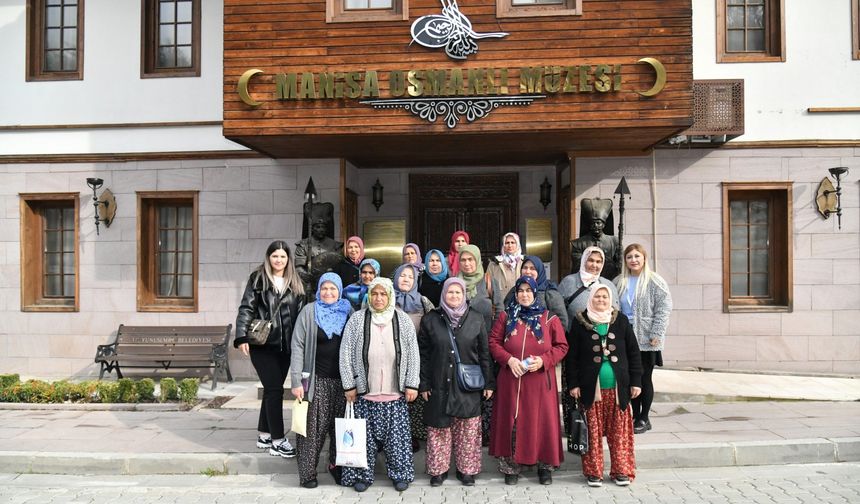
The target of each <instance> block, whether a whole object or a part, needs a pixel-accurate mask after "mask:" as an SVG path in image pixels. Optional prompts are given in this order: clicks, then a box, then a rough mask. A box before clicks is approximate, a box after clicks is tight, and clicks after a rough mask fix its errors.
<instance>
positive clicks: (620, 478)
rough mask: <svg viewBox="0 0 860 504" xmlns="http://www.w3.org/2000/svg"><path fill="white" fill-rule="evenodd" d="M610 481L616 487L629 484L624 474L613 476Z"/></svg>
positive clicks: (628, 479)
mask: <svg viewBox="0 0 860 504" xmlns="http://www.w3.org/2000/svg"><path fill="white" fill-rule="evenodd" d="M612 481H614V482H615V484H616V485H618V486H627V485H629V484H630V478H628V477H627V475H626V474H616V475H615V476H613V478H612Z"/></svg>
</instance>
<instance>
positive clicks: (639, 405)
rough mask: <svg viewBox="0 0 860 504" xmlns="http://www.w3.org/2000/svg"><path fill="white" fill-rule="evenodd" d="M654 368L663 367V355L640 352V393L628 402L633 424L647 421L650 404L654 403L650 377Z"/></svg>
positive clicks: (652, 385)
mask: <svg viewBox="0 0 860 504" xmlns="http://www.w3.org/2000/svg"><path fill="white" fill-rule="evenodd" d="M654 366H661V367H662V366H663V353H662V352H659V351H657V352H642V393H641V394H639V397H637V398H635V399H631V400H630V403H631V404H632V405H633V421H634V422H635V421H637V420H642V421H643V422H644V421H648V414H649V413H651V403H653V402H654V382H653V380H652V379H651V375H652V374H653V373H654Z"/></svg>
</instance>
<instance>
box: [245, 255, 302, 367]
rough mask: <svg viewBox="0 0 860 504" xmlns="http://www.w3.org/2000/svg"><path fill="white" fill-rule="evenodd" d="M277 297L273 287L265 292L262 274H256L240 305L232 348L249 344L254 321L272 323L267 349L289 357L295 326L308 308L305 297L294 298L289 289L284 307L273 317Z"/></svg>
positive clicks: (252, 277) (250, 280) (252, 275)
mask: <svg viewBox="0 0 860 504" xmlns="http://www.w3.org/2000/svg"><path fill="white" fill-rule="evenodd" d="M278 301H279V298H278V294H277V293H276V292H275V291H274V289H272V288H271V287H270V288H269V289H267V290H266V291H263V280H262V274H261V273H260V272H259V271H254V272H253V273H251V276H250V277H249V278H248V283H247V285H246V286H245V293H244V294H243V295H242V302H241V303H240V304H239V314H238V315H237V316H236V337H235V338H234V339H233V346H234V347H237V348H238V346H239V345H241V344H242V343H247V342H248V335H247V333H248V327H249V326H250V325H251V321H252V320H254V319H258V318H259V319H266V320H272V321H273V324H272V330H271V331H270V332H269V339H267V340H266V345H265V346H266V347H267V348H270V349H273V350H280V351H282V352H287V353H289V351H290V344H291V343H292V335H293V325H294V324H293V323H294V321H295V320H296V318H297V317H298V315H299V311H301V309H302V307H304V304H305V297H304V295H295V294H293V292H292V291H290V290H289V288H287V291H286V292H285V293H284V300H283V302H282V303H281V308H280V310H279V311H280V313H279V314H278V316H275V317H271V312H272V310H273V309H274V308H275V306H276V305H277V304H278Z"/></svg>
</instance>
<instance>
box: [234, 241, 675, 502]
mask: <svg viewBox="0 0 860 504" xmlns="http://www.w3.org/2000/svg"><path fill="white" fill-rule="evenodd" d="M422 259H423V262H422ZM605 260H606V258H605V257H604V256H603V251H602V250H601V249H599V248H597V247H592V248H590V249H588V250H586V251H585V253H584V254H583V260H582V264H581V265H580V269H579V271H578V272H576V273H573V274H571V275H569V276H567V277H565V278H564V279H563V281H562V282H561V284H560V285H558V286H556V285H555V283H553V282H552V281H551V280H549V279H548V277H547V273H546V270H545V267H544V264H543V263H542V262H541V260H540V259H539V258H537V257H535V256H528V255H523V254H522V248H521V245H520V239H519V236H517V234H516V233H507V234H505V236H504V237H503V238H502V248H501V253H500V255H498V256H495V257H494V258H493V260H491V262H490V265H489V266H488V268H487V271H486V272H485V271H484V267H483V262H482V258H481V251H480V250H479V249H478V247H476V246H474V245H470V244H469V235H468V234H467V233H466V232H465V231H457V232H456V233H454V235H453V236H452V239H451V247H450V249H449V251H448V253H447V254H445V253H443V252H442V251H441V250H439V249H432V250H430V251H429V252H428V253H427V254H426V255H425V256H423V257H422V256H421V252H420V250H419V247H418V246H417V245H416V244H414V243H408V244H407V245H406V246H405V247H404V248H403V264H402V265H400V266H399V267H398V268H397V269H396V270H395V271H394V272H393V274H392V276H391V278H387V277H384V276H380V266H379V263H378V262H377V261H376V260H374V259H370V258H365V257H364V243H363V242H362V240H361V238H359V237H356V236H353V237H350V238H349V239H347V241H346V243H345V245H344V258H343V261H342V263H341V264H339V265H338V266H337V267H336V268H334V270H333V271H331V272H328V273H325V274H324V275H322V277H321V278H320V280H319V283H318V286H317V291H316V299H315V300H313V301H311V300H308V302H307V303H305V301H304V299H305V293H304V290H303V288H302V284H301V282H300V281H299V279H298V276H297V274H296V272H295V269H294V267H293V264H292V257H291V252H290V249H289V247H288V246H287V244H286V243H284V242H282V241H275V242H273V243H272V244H271V245H270V246H269V248H268V249H267V251H266V258H265V260H264V261H263V264H262V265H260V267H259V268H257V269H256V270H255V271H254V272H253V273H252V274H251V276H250V278H249V279H248V282H247V286H246V288H245V293H244V296H243V299H242V303H241V305H240V307H239V315H238V317H237V322H236V337H235V340H234V345H235V346H236V347H237V348H240V349H241V351H242V352H243V353H244V354H245V355H250V357H251V362H252V364H253V365H254V368H255V369H256V371H257V373H258V375H259V377H260V380H261V382H262V384H263V401H262V404H261V408H260V418H259V422H258V431H259V436H258V439H257V447H259V448H261V449H268V450H269V453H270V454H272V455H278V456H282V457H287V458H290V457H294V456H296V455H298V469H299V480H300V484H301V486H302V487H305V488H314V487H316V486H317V484H318V481H317V465H318V463H319V457H320V452H321V451H322V448H323V446H324V442H325V440H326V438H329V440H330V442H329V457H328V471H329V472H330V473H331V475H332V477H333V478H334V480H335V481H336V482H337V483H338V484H342V485H345V486H351V487H353V488H354V489H355V490H356V491H358V492H363V491H365V490H366V489H367V488H368V487H369V486H370V485H371V484H373V483H374V466H375V462H376V454H377V453H378V452H379V451H383V452H384V453H385V460H386V469H387V475H388V477H389V478H390V479H391V480H392V482H393V484H394V487H395V489H396V490H398V491H404V490H406V489H407V488H408V487H409V484H410V483H411V482H412V481H413V480H414V477H415V475H414V465H413V453H414V452H415V451H417V450H418V449H419V447H420V445H419V440H424V439H426V471H427V473H428V474H429V476H430V484H431V485H432V486H439V485H442V484H443V483H444V481H445V480H446V478H447V477H448V473H449V470H450V464H451V458H452V455H453V458H454V463H455V466H456V470H455V472H456V477H457V479H458V480H459V481H460V482H461V483H462V484H463V485H467V486H471V485H474V483H475V477H476V475H478V474H479V473H480V472H481V454H482V451H481V446H482V443H483V444H484V445H488V446H489V453H490V455H491V456H494V457H496V458H497V460H498V466H499V471H500V472H501V473H502V474H504V478H505V482H506V483H507V484H510V485H513V484H516V483H517V481H518V479H519V476H520V473H521V471H522V470H523V469H524V468H527V467H534V468H536V469H537V477H538V480H539V482H540V483H541V484H550V483H552V472H553V470H554V469H556V468H557V467H559V466H560V464H561V462H562V461H563V458H564V455H563V448H562V444H561V437H562V436H561V432H562V422H561V421H560V416H559V393H558V391H559V386H558V384H557V383H556V366H557V365H559V364H561V366H562V373H561V379H562V384H561V389H562V391H563V392H564V393H563V394H562V397H563V400H562V403H563V411H564V417H565V422H564V423H565V427H566V428H569V425H567V423H568V422H567V418H568V416H569V412H570V410H571V409H572V408H574V407H578V408H579V409H581V410H582V411H584V412H585V417H586V419H587V425H588V430H589V441H590V443H589V444H590V446H591V448H590V449H589V451H588V452H587V453H586V454H585V455H583V456H582V459H583V464H582V470H583V474H584V476H585V477H586V480H587V483H588V484H589V485H591V486H599V485H600V484H602V481H603V450H602V437H606V438H607V440H608V445H609V449H610V460H611V467H610V471H609V476H610V478H611V479H612V480H613V481H615V483H616V484H618V485H622V486H623V485H628V484H630V482H631V481H633V479H634V478H635V459H634V454H633V434H634V432H636V433H641V432H645V431H647V430H648V429H650V428H651V423H650V419H649V416H648V414H649V411H650V405H651V400H652V398H653V386H652V385H651V383H650V377H651V371H652V370H653V367H654V366H660V365H662V355H661V351H662V349H663V341H664V339H665V332H666V327H667V325H668V318H669V312H670V310H671V296H670V294H669V290H668V287H667V285H666V282H665V281H664V280H663V279H662V278H661V277H660V276H659V275H657V274H656V273H654V272H652V271H651V270H650V269H649V267H648V264H647V257H646V253H645V250H644V249H643V248H642V247H641V246H640V245H638V244H633V245H630V246H628V247H627V248H626V249H625V251H624V262H623V273H622V274H621V275H620V276H619V277H618V278H616V279H615V282H616V283H612V282H611V281H609V280H607V279H605V278H602V277H600V272H601V270H602V266H603V263H604V261H605ZM255 319H262V320H265V321H271V330H270V332H269V335H268V339H267V340H266V342H265V343H263V344H255V345H249V338H248V333H249V331H250V327H251V325H252V321H254V320H255ZM288 373H289V374H290V377H291V383H292V385H293V388H292V393H293V394H294V395H295V396H296V397H299V398H303V399H306V400H308V401H310V406H309V411H308V415H307V432H306V435H305V436H301V435H297V436H296V445H297V446H296V448H297V450H296V449H295V448H293V447H292V445H291V444H290V442H289V440H288V439H287V438H286V437H285V435H284V426H283V413H282V397H283V386H284V381H285V379H286V376H287V374H288ZM347 403H351V405H352V409H353V411H354V413H355V416H356V417H357V418H364V419H366V421H367V468H364V469H358V468H352V467H340V466H336V465H335V458H336V457H335V455H336V454H335V439H334V438H335V418H338V417H343V415H344V411H345V409H346V405H347Z"/></svg>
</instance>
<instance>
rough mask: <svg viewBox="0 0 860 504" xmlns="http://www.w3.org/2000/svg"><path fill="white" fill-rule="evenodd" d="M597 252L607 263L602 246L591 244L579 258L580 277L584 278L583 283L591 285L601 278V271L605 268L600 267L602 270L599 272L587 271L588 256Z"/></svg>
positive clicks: (604, 262)
mask: <svg viewBox="0 0 860 504" xmlns="http://www.w3.org/2000/svg"><path fill="white" fill-rule="evenodd" d="M595 252H597V253H598V254H600V257H602V258H603V264H604V265H605V264H606V255H605V254H604V253H603V249H602V248H600V247H595V246H591V247H588V248H587V249H585V251H584V252H583V253H582V258H581V259H580V260H579V278H581V279H582V285H584V286H586V287H589V286H591V284H593V283H594V282H596V281H598V280H599V279H600V271H603V268H602V267H601V268H600V271H598V272H597V274H596V275H595V274H592V273H589V272H587V271H585V263H586V262H588V258H589V257H591V254H593V253H595Z"/></svg>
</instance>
